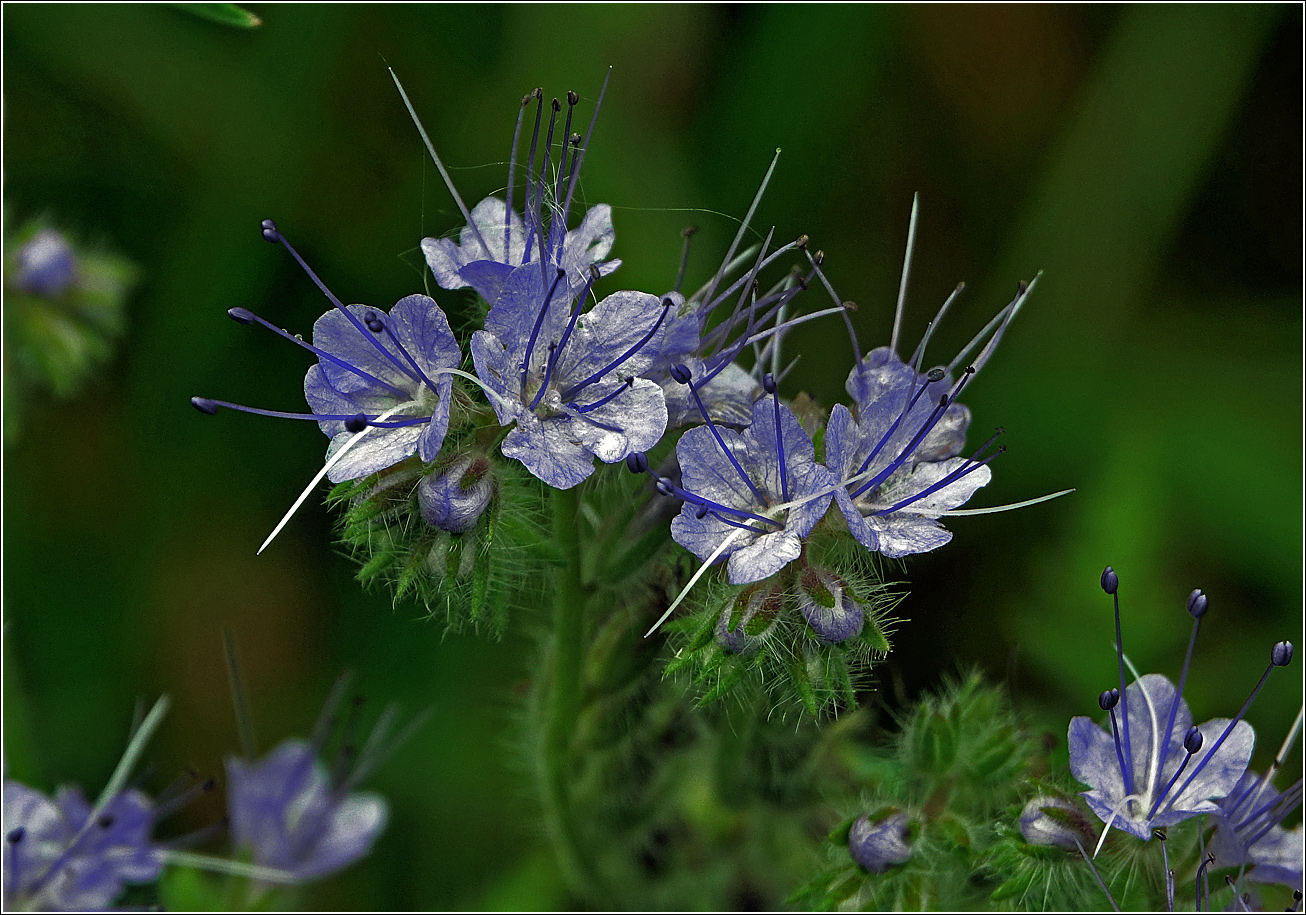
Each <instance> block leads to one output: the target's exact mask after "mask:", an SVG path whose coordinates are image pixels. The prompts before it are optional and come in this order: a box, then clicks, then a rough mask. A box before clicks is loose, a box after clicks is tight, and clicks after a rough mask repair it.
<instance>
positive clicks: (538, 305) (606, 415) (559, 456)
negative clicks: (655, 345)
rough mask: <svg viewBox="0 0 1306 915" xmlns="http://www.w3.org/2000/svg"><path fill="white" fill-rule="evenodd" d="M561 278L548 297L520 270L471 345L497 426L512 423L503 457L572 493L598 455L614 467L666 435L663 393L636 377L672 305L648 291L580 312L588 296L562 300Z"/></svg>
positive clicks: (533, 273) (620, 295)
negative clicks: (664, 302)
mask: <svg viewBox="0 0 1306 915" xmlns="http://www.w3.org/2000/svg"><path fill="white" fill-rule="evenodd" d="M591 279H592V277H591ZM561 280H562V275H561V272H559V273H558V274H557V275H555V277H554V280H553V284H552V286H551V287H550V288H549V289H548V290H545V291H543V292H542V289H543V287H542V286H541V285H540V284H539V273H538V271H537V270H536V269H535V267H533V266H531V265H529V264H528V265H526V266H523V267H518V268H517V269H516V270H514V271H513V273H512V275H511V276H510V277H509V278H508V280H507V281H506V282H505V284H504V289H503V292H502V293H501V295H500V296H499V298H498V299H497V300H495V301H494V302H493V303H492V306H491V309H490V313H489V315H488V316H487V317H486V320H485V328H486V329H485V330H480V331H477V332H476V333H475V334H473V335H472V346H471V348H472V359H473V361H474V362H475V363H476V373H477V375H478V377H479V378H480V379H481V382H482V383H483V384H484V385H485V388H486V390H487V392H488V393H489V394H490V395H491V397H490V399H491V401H492V403H493V405H494V409H495V412H496V414H497V415H498V417H499V422H500V423H501V424H503V425H510V424H513V423H515V424H516V428H515V429H513V430H512V431H511V432H509V433H508V435H507V436H506V437H505V438H504V440H503V445H502V451H503V453H504V455H505V456H506V457H510V458H515V459H516V460H519V461H521V462H522V463H523V464H524V465H526V468H527V469H528V470H530V472H531V473H533V474H535V476H537V477H539V478H540V479H541V480H543V481H544V482H545V483H548V484H549V485H550V486H554V487H556V488H558V489H569V488H571V487H572V486H575V485H576V484H578V483H580V482H581V481H582V480H585V479H586V478H587V477H589V475H590V474H591V473H593V472H594V458H595V457H597V458H599V459H600V460H602V461H605V462H607V463H613V462H615V461H620V460H623V459H625V457H626V456H627V455H628V454H630V453H632V452H637V451H638V452H642V451H645V450H647V449H649V448H652V447H653V446H654V445H656V444H657V442H658V440H659V439H661V438H662V433H663V432H664V431H665V430H666V425H667V409H666V404H665V402H664V401H663V397H662V389H661V388H659V387H658V386H657V385H656V384H654V383H653V382H652V381H649V380H648V379H645V378H640V377H637V375H638V374H639V373H640V372H641V371H642V369H643V368H644V367H645V366H646V365H647V363H648V357H647V356H646V355H645V354H644V353H642V352H641V349H642V347H643V346H644V345H645V344H646V343H647V342H648V340H649V339H650V337H651V334H652V333H653V332H654V331H656V329H657V328H658V327H659V326H660V324H661V322H662V320H663V318H664V317H665V315H666V312H667V307H666V306H665V305H664V304H663V303H662V302H660V301H659V300H658V299H657V298H655V297H654V296H651V295H647V294H645V293H641V292H616V293H613V294H612V295H610V296H608V297H607V298H605V299H604V300H603V301H601V302H599V303H598V304H597V305H595V306H594V307H593V308H592V309H590V310H589V311H588V312H586V313H585V314H584V315H582V314H581V311H580V309H581V306H582V305H583V304H584V298H585V293H584V292H582V294H581V295H580V296H578V297H576V299H575V301H574V302H573V301H571V300H566V301H558V299H557V296H558V293H559V289H560V288H561V286H562V282H561ZM586 291H588V287H586Z"/></svg>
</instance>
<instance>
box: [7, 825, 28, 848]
mask: <svg viewBox="0 0 1306 915" xmlns="http://www.w3.org/2000/svg"><path fill="white" fill-rule="evenodd" d="M25 835H27V830H26V829H24V828H23V827H21V826H15V827H14V828H13V829H11V830H9V831H8V832H7V833H5V841H6V842H8V843H9V844H10V845H17V844H18V843H19V842H21V841H23V836H25Z"/></svg>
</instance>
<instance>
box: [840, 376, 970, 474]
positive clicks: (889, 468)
mask: <svg viewBox="0 0 1306 915" xmlns="http://www.w3.org/2000/svg"><path fill="white" fill-rule="evenodd" d="M974 374H975V373H974V370H973V369H970V368H967V369H966V374H964V375H963V376H962V377H961V378H960V379H959V380H958V381H957V383H956V385H954V386H953V389H952V391H951V392H950V393H948V394H944V395H943V396H942V397H940V398H939V403H938V405H937V406H936V407H935V408H934V410H933V411H932V412H931V413H930V415H929V417H928V418H927V419H926V420H925V422H924V423H923V424H922V425H921V428H920V429H919V430H918V431H917V432H916V434H915V435H914V436H913V437H912V439H911V441H909V442H908V443H907V444H906V446H905V447H904V448H903V449H902V450H901V451H900V452H898V456H897V457H896V458H894V459H893V460H892V461H890V462H889V463H888V464H886V465H885V466H884V467H883V468H882V469H881V470H880V471H879V472H878V473H877V474H875V476H873V477H871V478H870V479H869V480H867V481H866V482H865V483H863V484H862V485H861V486H859V487H858V488H857V489H856V490H854V491H853V493H852V497H853V498H854V499H856V498H857V497H858V496H860V495H861V494H862V493H864V492H868V491H870V490H873V489H875V487H877V486H879V485H880V484H881V483H883V482H884V481H885V480H887V479H888V478H889V477H890V476H891V475H892V474H893V473H894V472H895V471H897V470H898V468H899V467H901V466H902V465H903V464H904V463H906V461H907V459H908V458H909V457H911V455H912V454H914V453H915V451H916V448H917V447H918V446H919V445H920V443H921V442H923V441H924V440H925V436H927V435H929V434H930V432H931V431H932V430H933V429H934V427H935V426H936V425H937V424H938V422H939V420H940V419H942V418H943V416H944V414H945V413H947V411H948V407H950V406H952V405H953V403H955V402H956V400H957V397H958V396H959V395H960V394H961V391H962V389H963V388H965V386H966V382H967V381H968V380H969V379H970V378H971V376H972V375H974ZM922 390H924V387H923V388H922ZM908 409H910V406H909V407H908ZM906 414H907V411H906V410H904V411H903V416H906ZM893 428H896V425H895V426H894V427H891V428H890V431H889V432H886V433H885V434H884V437H883V438H881V439H880V444H878V445H876V447H875V450H874V451H872V452H871V453H870V454H868V455H867V456H866V460H865V461H864V462H863V464H862V470H860V471H858V472H859V473H861V472H864V471H865V469H866V468H867V467H869V466H870V461H871V458H873V457H874V456H875V454H876V453H877V452H878V451H879V449H880V448H881V447H882V446H883V445H884V443H885V442H886V441H888V437H889V435H890V434H892V430H893Z"/></svg>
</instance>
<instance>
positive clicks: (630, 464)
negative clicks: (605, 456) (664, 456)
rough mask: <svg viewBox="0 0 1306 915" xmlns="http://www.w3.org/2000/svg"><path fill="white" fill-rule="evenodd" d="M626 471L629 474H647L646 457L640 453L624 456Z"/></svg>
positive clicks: (634, 452) (633, 452)
mask: <svg viewBox="0 0 1306 915" xmlns="http://www.w3.org/2000/svg"><path fill="white" fill-rule="evenodd" d="M626 469H627V470H629V471H630V472H631V473H648V456H647V455H645V454H644V452H642V451H632V452H631V453H630V454H628V455H626Z"/></svg>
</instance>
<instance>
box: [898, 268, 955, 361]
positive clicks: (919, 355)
mask: <svg viewBox="0 0 1306 915" xmlns="http://www.w3.org/2000/svg"><path fill="white" fill-rule="evenodd" d="M965 289H966V284H965V283H958V284H957V288H956V289H954V290H952V292H951V293H950V294H949V295H948V297H947V298H946V299H944V300H943V305H942V306H941V307H940V308H939V311H938V313H937V314H935V316H934V320H933V321H931V322H930V323H929V325H928V326H926V328H925V334H924V335H923V336H922V337H921V342H920V343H918V344H917V345H916V352H914V353H912V357H911V361H910V363H909V365H911V367H912V368H914V369H916V371H920V367H921V363H922V362H924V361H925V347H926V346H928V345H929V342H930V338H931V337H933V336H934V332H935V331H936V330H938V329H939V323H940V322H941V321H942V320H943V316H944V315H946V314H947V313H948V309H949V308H951V307H952V303H953V302H955V301H957V298H958V296H960V295H961V294H962V292H963V291H965Z"/></svg>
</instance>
